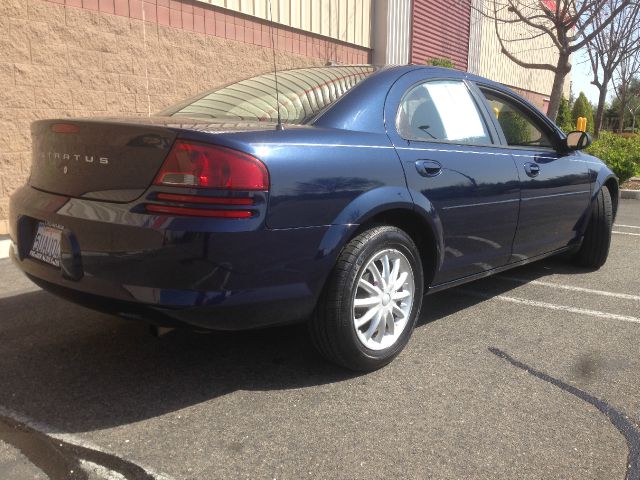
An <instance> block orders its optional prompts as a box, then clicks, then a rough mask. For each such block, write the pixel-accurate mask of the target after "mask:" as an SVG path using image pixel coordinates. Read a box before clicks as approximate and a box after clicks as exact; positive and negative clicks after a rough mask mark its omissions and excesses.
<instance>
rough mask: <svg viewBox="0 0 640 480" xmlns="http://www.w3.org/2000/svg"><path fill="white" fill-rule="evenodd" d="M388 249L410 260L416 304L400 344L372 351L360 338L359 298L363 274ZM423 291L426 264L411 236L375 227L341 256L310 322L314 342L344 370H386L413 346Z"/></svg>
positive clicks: (362, 234) (400, 338)
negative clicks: (355, 316)
mask: <svg viewBox="0 0 640 480" xmlns="http://www.w3.org/2000/svg"><path fill="white" fill-rule="evenodd" d="M386 249H393V250H396V251H398V252H400V253H401V254H402V255H403V256H404V258H405V259H406V260H407V261H408V264H409V265H410V267H411V272H412V273H413V301H412V304H411V307H410V314H409V315H408V317H406V318H408V320H407V323H406V325H405V327H404V329H403V330H402V332H401V333H400V334H399V336H398V338H397V340H396V341H395V343H393V344H392V345H390V346H389V347H388V348H384V349H381V350H371V349H369V348H367V347H366V346H365V345H364V344H363V343H362V342H361V340H360V339H359V338H358V334H357V333H356V326H355V325H354V320H353V308H354V307H353V305H354V298H355V295H356V291H357V282H358V279H359V277H360V274H361V272H362V271H363V270H364V269H365V267H366V266H367V264H368V263H369V261H370V260H371V259H373V258H374V257H375V256H376V255H378V254H380V252H382V251H383V250H386ZM423 292H424V279H423V272H422V262H421V260H420V253H419V251H418V249H417V247H416V246H415V244H414V242H413V240H412V239H411V237H409V235H407V234H406V233H405V232H404V231H402V230H400V229H398V228H396V227H392V226H376V227H373V228H371V229H369V230H366V231H364V232H363V233H361V234H359V235H358V236H357V237H355V238H354V239H353V240H351V241H350V242H349V243H348V244H347V245H346V246H345V247H344V249H343V250H342V252H341V254H340V256H339V257H338V260H337V262H336V265H335V267H334V269H333V272H332V273H331V276H330V277H329V279H328V281H327V284H326V285H325V288H324V291H323V294H322V296H321V298H320V300H319V302H318V305H317V307H316V311H315V313H314V315H313V316H312V318H311V319H310V320H309V332H310V336H311V339H312V341H313V343H314V345H315V346H316V348H317V350H318V351H319V352H320V354H321V355H322V356H324V357H325V358H326V359H327V360H329V361H331V362H333V363H336V364H338V365H340V366H343V367H346V368H348V369H350V370H356V371H372V370H376V369H378V368H381V367H383V366H384V365H386V364H388V363H389V362H391V360H393V359H394V358H395V357H396V356H397V355H398V354H399V353H400V352H401V351H402V349H403V348H404V347H405V346H406V344H407V342H408V341H409V338H410V337H411V334H412V332H413V329H414V326H415V323H416V320H417V318H418V316H419V314H420V308H421V306H422V296H423ZM386 302H387V303H388V302H389V298H387V299H386ZM385 328H386V327H385Z"/></svg>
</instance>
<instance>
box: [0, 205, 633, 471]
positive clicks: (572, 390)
mask: <svg viewBox="0 0 640 480" xmlns="http://www.w3.org/2000/svg"><path fill="white" fill-rule="evenodd" d="M614 231H615V232H619V233H615V234H614V235H613V242H612V249H611V254H610V257H609V261H608V262H607V264H606V265H605V266H604V267H603V268H601V269H600V270H598V271H595V272H588V271H585V270H581V269H578V268H575V267H573V266H571V264H570V263H568V262H567V261H566V259H562V258H551V259H548V260H544V261H542V262H539V263H535V264H531V265H529V266H525V267H522V268H518V269H515V270H511V271H508V272H505V273H503V274H501V275H499V276H497V277H492V278H487V279H484V280H480V281H476V282H473V283H470V284H467V285H464V286H461V287H459V288H455V289H452V290H449V291H446V292H442V293H439V294H435V295H431V296H428V297H427V298H426V301H425V307H424V312H423V315H422V317H421V318H420V321H419V325H418V327H417V329H416V331H415V333H414V336H413V338H412V340H411V342H410V344H409V346H408V348H407V349H406V351H405V352H404V353H403V354H402V355H401V356H400V357H398V358H397V359H396V360H395V361H394V362H393V363H392V364H390V365H389V366H388V367H386V368H384V369H381V370H379V371H377V372H374V373H370V374H366V375H356V374H352V373H348V372H345V371H343V370H340V369H338V368H335V367H333V366H331V365H328V364H326V363H325V362H323V361H322V360H321V359H320V358H319V357H318V355H317V354H316V353H315V352H314V351H313V349H312V347H311V345H310V343H309V340H308V339H307V337H306V334H305V330H304V328H303V327H301V326H297V327H289V328H278V329H270V330H264V331H259V332H240V333H212V334H206V335H203V334H196V333H191V332H186V331H174V332H172V333H170V334H168V335H165V336H163V337H161V338H154V337H152V336H150V335H148V333H147V331H146V328H145V327H144V326H143V325H140V324H136V323H130V322H127V321H125V320H121V319H117V318H114V317H109V316H106V315H102V314H99V313H95V312H92V311H90V310H86V309H84V308H81V307H78V306H74V305H71V304H68V303H66V302H64V301H62V300H59V299H57V298H55V297H53V296H51V295H49V294H47V293H45V292H42V291H40V290H38V289H37V288H35V287H33V286H31V285H30V283H29V282H28V281H27V280H26V279H25V278H23V277H22V276H21V274H19V272H17V270H16V269H15V268H14V267H13V266H12V265H11V264H10V263H9V262H8V260H1V261H0V317H1V318H0V362H1V363H0V367H1V368H0V386H1V387H0V478H46V476H49V477H50V478H55V479H58V478H90V479H94V478H108V479H121V478H131V479H133V478H150V479H153V478H156V479H158V478H165V479H176V480H177V479H218V478H220V479H235V478H247V479H259V478H267V479H272V478H277V479H285V478H288V479H301V478H327V479H334V478H335V479H360V478H362V479H364V478H367V479H378V478H380V479H382V478H384V479H389V478H416V479H425V478H451V479H461V478H469V479H496V478H510V479H511V478H518V479H524V478H527V479H528V478H531V479H533V478H536V479H537V478H539V479H585V478H594V479H624V478H627V479H635V480H637V479H639V478H640V463H639V462H640V395H639V392H640V235H639V234H640V202H639V201H634V200H629V201H622V204H621V206H620V212H619V215H618V218H617V221H616V226H615V227H614ZM71 470H73V473H68V472H70V471H71ZM87 472H88V473H87Z"/></svg>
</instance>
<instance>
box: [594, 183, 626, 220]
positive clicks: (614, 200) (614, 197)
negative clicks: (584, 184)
mask: <svg viewBox="0 0 640 480" xmlns="http://www.w3.org/2000/svg"><path fill="white" fill-rule="evenodd" d="M602 186H604V187H607V189H608V190H609V193H611V206H612V208H613V219H614V220H615V219H616V213H617V212H618V202H619V200H620V186H619V185H618V180H617V179H616V177H615V176H613V175H610V176H609V177H608V178H607V179H606V180H605V181H604V183H603V184H602ZM597 193H598V192H596V194H597Z"/></svg>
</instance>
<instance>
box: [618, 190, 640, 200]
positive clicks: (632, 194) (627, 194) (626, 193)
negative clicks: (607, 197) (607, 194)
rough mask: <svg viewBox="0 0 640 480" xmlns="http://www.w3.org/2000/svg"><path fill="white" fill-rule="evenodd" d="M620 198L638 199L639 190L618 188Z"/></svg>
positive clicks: (639, 198)
mask: <svg viewBox="0 0 640 480" xmlns="http://www.w3.org/2000/svg"><path fill="white" fill-rule="evenodd" d="M620 198H631V199H633V200H640V190H620Z"/></svg>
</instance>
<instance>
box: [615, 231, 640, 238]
mask: <svg viewBox="0 0 640 480" xmlns="http://www.w3.org/2000/svg"><path fill="white" fill-rule="evenodd" d="M611 233H617V234H618V235H632V236H634V237H640V233H629V232H616V231H615V230H614V231H612V232H611Z"/></svg>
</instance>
